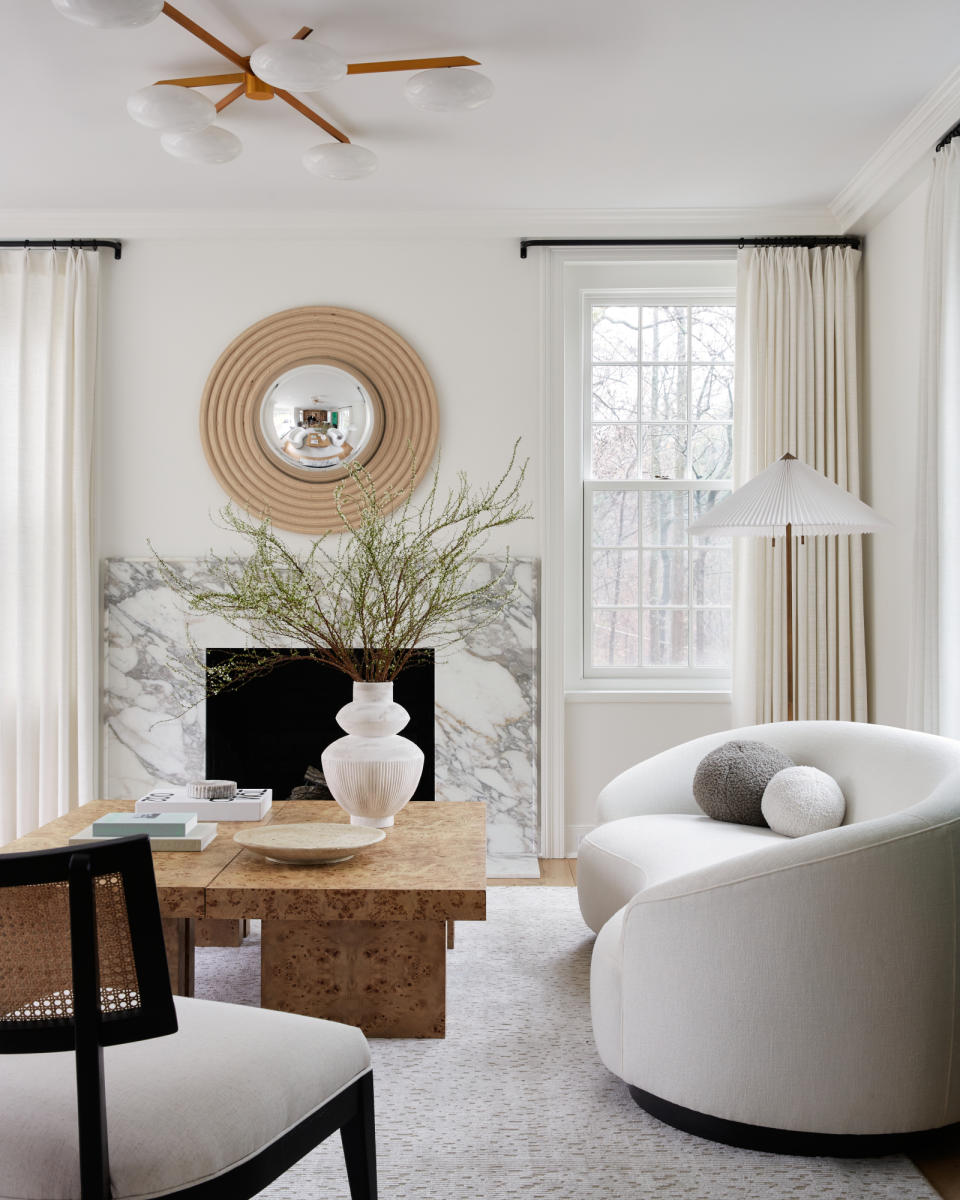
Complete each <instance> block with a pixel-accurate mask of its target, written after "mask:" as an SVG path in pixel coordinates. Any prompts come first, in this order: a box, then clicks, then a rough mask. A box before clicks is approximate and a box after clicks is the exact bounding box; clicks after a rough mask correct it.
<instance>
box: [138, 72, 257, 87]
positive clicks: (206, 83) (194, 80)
mask: <svg viewBox="0 0 960 1200" xmlns="http://www.w3.org/2000/svg"><path fill="white" fill-rule="evenodd" d="M242 82H243V75H242V74H241V73H240V72H239V71H237V72H236V73H235V74H232V75H189V76H187V77H186V78H185V79H158V80H157V82H156V83H155V84H154V87H159V86H160V84H161V83H170V84H175V85H176V86H177V87H191V88H193V87H217V86H219V85H220V84H222V83H242Z"/></svg>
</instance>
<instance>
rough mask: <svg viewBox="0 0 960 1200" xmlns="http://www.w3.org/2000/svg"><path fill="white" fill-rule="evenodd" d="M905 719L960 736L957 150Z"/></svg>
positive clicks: (927, 436) (926, 441)
mask: <svg viewBox="0 0 960 1200" xmlns="http://www.w3.org/2000/svg"><path fill="white" fill-rule="evenodd" d="M920 348H921V350H920V396H919V409H920V414H919V416H920V429H919V441H918V445H917V516H916V537H915V540H914V603H913V625H912V630H911V645H910V650H911V653H910V683H909V689H908V721H909V723H910V724H911V725H912V726H913V728H914V729H923V730H926V731H927V732H928V733H942V734H946V735H947V736H949V737H960V678H958V675H957V664H958V663H960V469H958V464H960V147H958V145H957V143H956V142H949V143H948V144H947V145H946V146H944V148H943V149H942V150H941V151H940V152H939V153H938V154H936V155H935V156H934V161H933V173H932V176H931V179H930V190H929V193H928V195H927V222H926V238H925V246H924V283H923V309H922V314H921V340H920Z"/></svg>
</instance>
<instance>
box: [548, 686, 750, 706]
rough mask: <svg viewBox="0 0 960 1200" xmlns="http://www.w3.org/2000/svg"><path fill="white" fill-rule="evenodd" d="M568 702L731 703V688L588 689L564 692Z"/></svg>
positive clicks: (565, 699)
mask: <svg viewBox="0 0 960 1200" xmlns="http://www.w3.org/2000/svg"><path fill="white" fill-rule="evenodd" d="M563 698H564V701H565V703H567V704H729V703H730V702H731V694H730V692H729V690H726V691H722V690H718V689H713V688H710V689H705V688H697V689H693V688H690V689H688V690H686V691H681V690H679V689H676V688H675V689H672V690H670V691H662V690H654V689H653V688H642V689H641V688H635V689H632V690H629V691H628V690H627V689H626V688H620V689H618V690H614V689H611V688H604V689H589V690H588V689H586V688H581V689H578V690H576V691H566V692H564V694H563Z"/></svg>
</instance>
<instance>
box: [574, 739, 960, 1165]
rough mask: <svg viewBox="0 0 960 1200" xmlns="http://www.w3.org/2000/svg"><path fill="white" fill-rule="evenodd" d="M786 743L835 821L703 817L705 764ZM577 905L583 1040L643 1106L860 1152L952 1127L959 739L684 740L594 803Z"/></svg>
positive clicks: (958, 1000) (764, 1144)
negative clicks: (728, 745) (786, 829)
mask: <svg viewBox="0 0 960 1200" xmlns="http://www.w3.org/2000/svg"><path fill="white" fill-rule="evenodd" d="M733 738H745V739H755V740H757V741H764V742H768V743H769V744H771V745H773V746H777V747H778V748H779V749H781V750H783V751H784V752H785V753H787V754H789V755H790V757H791V758H792V759H793V760H794V761H795V762H796V763H798V764H804V765H810V766H815V767H819V768H820V769H821V770H824V771H826V772H828V773H829V774H830V775H832V776H834V778H835V779H836V780H837V781H838V782H839V784H840V786H841V787H842V789H843V792H844V795H845V796H846V800H847V812H846V820H845V824H844V825H842V826H840V827H839V828H837V829H830V830H826V831H824V832H822V833H816V834H810V835H808V836H807V837H801V838H787V837H783V836H781V835H779V834H776V833H774V832H773V831H772V830H770V829H761V828H756V827H752V826H741V825H730V824H725V823H722V822H717V821H712V820H711V819H710V818H709V817H706V816H704V815H703V814H702V813H701V812H700V810H699V809H698V808H697V806H696V803H695V801H694V799H693V790H692V784H693V775H694V772H695V770H696V767H697V764H698V763H699V762H700V760H701V759H702V758H703V756H704V755H705V754H706V753H707V752H708V751H710V750H712V749H713V748H714V747H715V746H718V745H721V744H722V743H723V742H725V741H728V740H730V739H733ZM599 809H600V811H599V816H600V820H601V822H603V823H602V824H601V825H600V826H599V827H598V828H597V829H595V830H594V831H593V832H592V833H590V834H589V835H588V836H587V837H586V838H585V839H584V841H583V843H582V844H581V848H580V854H579V861H578V867H577V886H578V893H579V897H580V907H581V910H582V912H583V915H584V919H585V920H586V922H587V924H588V925H590V926H591V927H592V928H593V929H595V930H598V931H599V936H598V937H597V942H596V946H595V947H594V952H593V963H592V968H591V1009H592V1015H593V1027H594V1036H595V1038H596V1043H597V1048H598V1050H599V1052H600V1057H601V1059H602V1060H603V1062H604V1063H605V1065H606V1066H607V1067H608V1068H609V1069H610V1070H611V1071H613V1072H614V1073H615V1074H617V1075H619V1076H620V1077H621V1078H622V1079H624V1080H625V1081H626V1082H627V1083H628V1084H629V1085H630V1089H631V1092H632V1093H633V1095H634V1098H635V1099H636V1100H637V1102H638V1103H639V1104H641V1105H642V1106H643V1107H645V1108H647V1109H649V1110H650V1111H651V1112H653V1113H654V1114H655V1115H657V1116H659V1117H661V1118H662V1119H663V1120H666V1121H668V1122H669V1123H671V1124H674V1125H677V1126H679V1127H681V1128H685V1129H688V1130H690V1131H691V1132H695V1133H702V1134H704V1135H705V1136H708V1137H713V1138H716V1139H717V1140H722V1141H729V1142H733V1143H735V1144H739V1145H751V1146H754V1147H756V1148H761V1149H775V1150H780V1151H786V1152H797V1153H832V1154H837V1153H873V1152H878V1151H880V1152H883V1151H888V1150H889V1149H890V1148H891V1143H890V1135H903V1134H907V1133H912V1132H916V1131H921V1130H930V1129H936V1128H940V1127H942V1126H944V1125H948V1124H952V1123H953V1122H955V1121H958V1120H960V997H958V987H960V980H958V974H960V945H958V936H960V935H958V930H960V920H958V892H960V743H958V742H955V741H952V740H950V739H947V738H939V737H933V736H931V735H928V734H920V733H912V732H908V731H906V730H902V729H893V728H888V727H886V726H878V725H865V724H857V723H851V722H839V721H838V722H828V721H822V722H821V721H803V722H793V723H784V724H776V725H762V726H752V727H748V728H743V729H734V730H728V731H726V732H723V733H717V734H711V735H709V736H708V737H703V738H698V739H697V740H696V741H692V742H687V743H686V744H684V745H682V746H677V747H675V748H673V749H671V750H668V751H666V752H665V753H663V754H658V755H657V756H656V757H654V758H651V759H648V760H647V761H646V762H642V763H639V764H638V765H637V766H635V767H632V768H631V769H630V770H628V771H625V772H624V773H623V774H622V775H620V776H618V778H616V779H615V780H613V782H612V783H610V784H609V785H608V786H607V787H606V788H605V789H604V790H603V792H601V794H600V805H599Z"/></svg>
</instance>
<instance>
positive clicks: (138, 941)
mask: <svg viewBox="0 0 960 1200" xmlns="http://www.w3.org/2000/svg"><path fill="white" fill-rule="evenodd" d="M161 1038H165V1039H166V1040H165V1041H153V1040H151V1039H161ZM105 1048H106V1055H105V1054H104V1049H105ZM50 1051H73V1055H72V1059H71V1058H70V1057H68V1056H67V1055H51V1054H49V1053H48V1052H50ZM0 1054H2V1055H4V1056H11V1057H8V1058H7V1057H5V1058H4V1059H3V1061H2V1062H0V1195H5V1196H18V1197H23V1198H24V1200H119V1198H123V1197H128V1196H130V1197H132V1196H139V1197H161V1196H162V1197H178V1198H179V1200H249V1197H252V1196H255V1195H256V1194H257V1193H258V1192H259V1191H261V1190H262V1189H263V1188H265V1187H266V1186H267V1185H268V1184H269V1183H271V1182H272V1181H273V1180H274V1179H276V1178H277V1177H278V1176H280V1175H282V1174H283V1173H284V1171H286V1170H288V1168H289V1167H291V1166H292V1165H293V1164H294V1163H295V1162H297V1161H298V1160H299V1159H300V1158H302V1157H303V1155H304V1154H306V1153H308V1152H309V1151H310V1150H312V1149H313V1148H314V1147H315V1146H316V1145H318V1144H319V1143H320V1142H321V1141H323V1140H324V1139H325V1138H327V1137H329V1136H330V1135H331V1134H332V1133H334V1132H335V1131H336V1130H338V1129H339V1131H340V1135H341V1140H342V1143H343V1151H344V1158H345V1161H346V1168H347V1180H348V1182H349V1190H350V1196H351V1197H352V1200H376V1195H377V1184H376V1154H375V1144H374V1124H373V1075H372V1071H371V1069H370V1055H369V1049H368V1047H367V1044H366V1040H365V1039H364V1037H363V1034H362V1033H361V1032H360V1030H359V1029H354V1028H353V1027H352V1026H347V1025H339V1024H336V1023H334V1022H330V1021H319V1020H314V1019H312V1018H310V1017H301V1016H297V1015H294V1014H291V1013H279V1012H271V1011H268V1010H261V1009H255V1008H246V1007H242V1006H240V1005H233V1004H220V1003H214V1002H211V1001H204V1000H186V999H181V998H178V999H177V1000H176V1001H174V999H173V997H172V995H171V991H170V979H169V974H168V970H167V961H166V952H165V949H164V942H163V930H162V926H161V921H160V908H159V903H158V900H157V891H156V883H155V880H154V874H153V859H152V856H151V853H150V844H149V839H148V838H147V837H145V836H140V837H134V838H117V839H115V840H113V841H111V842H109V843H106V844H91V845H90V846H84V847H81V848H76V847H67V848H64V849H56V850H39V851H32V852H29V853H23V854H6V855H0ZM108 1133H109V1138H108ZM108 1142H109V1151H108Z"/></svg>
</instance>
